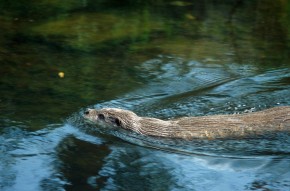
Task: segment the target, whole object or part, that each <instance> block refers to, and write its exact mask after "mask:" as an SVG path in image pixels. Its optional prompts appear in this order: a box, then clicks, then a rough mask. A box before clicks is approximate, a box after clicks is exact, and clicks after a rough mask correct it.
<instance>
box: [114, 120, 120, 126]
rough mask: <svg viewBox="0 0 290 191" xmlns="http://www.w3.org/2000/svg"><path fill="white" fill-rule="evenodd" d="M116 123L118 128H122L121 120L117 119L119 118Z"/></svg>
mask: <svg viewBox="0 0 290 191" xmlns="http://www.w3.org/2000/svg"><path fill="white" fill-rule="evenodd" d="M115 123H116V125H117V126H121V121H120V120H119V119H117V118H116V119H115Z"/></svg>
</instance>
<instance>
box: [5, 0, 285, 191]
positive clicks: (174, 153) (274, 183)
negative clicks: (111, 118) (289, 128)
mask: <svg viewBox="0 0 290 191" xmlns="http://www.w3.org/2000/svg"><path fill="white" fill-rule="evenodd" d="M0 9H1V14H0V24H1V30H0V95H1V96H0V190H5V191H10V190H11V191H12V190H13V191H17V190H19V191H20V190H21V191H23V190H27V191H28V190H29V191H30V190H110V191H111V190H229V191H230V190H288V189H289V187H290V181H289V180H290V170H289V169H290V136H289V135H288V134H277V135H275V136H274V135H273V136H269V137H264V138H259V139H247V140H216V141H214V140H199V141H197V140H196V141H191V142H188V141H180V140H173V139H169V140H168V139H155V138H148V137H142V136H138V135H134V134H129V135H128V134H125V135H124V134H122V133H119V134H115V135H109V134H106V133H100V132H99V131H97V130H95V129H92V127H90V126H89V125H88V124H86V123H84V121H83V119H82V116H81V114H82V112H83V111H84V110H85V109H86V108H88V107H94V108H103V107H119V108H123V109H129V110H132V111H134V112H136V113H137V114H138V115H141V116H150V117H158V118H161V119H170V118H175V117H180V116H201V115H213V114H234V113H244V112H251V111H259V110H262V109H266V108H271V107H274V106H281V105H290V99H289V98H290V58H289V55H290V54H289V53H290V46H289V45H290V44H289V42H290V15H289V13H290V4H289V3H288V2H287V1H278V2H272V1H263V2H261V1H247V0H244V1H240V0H237V1H202V2H198V1H162V0H161V1H160V0H158V1H156V0H155V1H150V0H149V1H143V2H141V1H129V0H127V1H122V2H119V1H113V0H109V1H91V0H83V1H79V2H73V1H48V0H40V1H37V2H34V1H28V2H27V1H22V0H20V1H17V2H7V1H1V0H0Z"/></svg>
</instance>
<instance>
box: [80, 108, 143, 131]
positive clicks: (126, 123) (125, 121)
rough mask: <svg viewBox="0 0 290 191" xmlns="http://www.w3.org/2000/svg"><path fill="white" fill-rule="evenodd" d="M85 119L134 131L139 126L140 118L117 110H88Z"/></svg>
mask: <svg viewBox="0 0 290 191" xmlns="http://www.w3.org/2000/svg"><path fill="white" fill-rule="evenodd" d="M84 118H85V119H88V120H89V121H91V122H93V123H96V124H100V125H105V126H109V127H120V128H123V129H128V130H133V131H134V130H136V129H137V128H138V126H139V125H138V123H139V117H138V116H137V115H136V114H135V113H133V112H131V111H128V110H123V109H117V108H104V109H100V110H96V109H88V110H87V111H85V112H84Z"/></svg>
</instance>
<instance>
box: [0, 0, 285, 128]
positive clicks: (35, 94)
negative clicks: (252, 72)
mask: <svg viewBox="0 0 290 191" xmlns="http://www.w3.org/2000/svg"><path fill="white" fill-rule="evenodd" d="M0 9H1V15H0V24H1V28H2V29H1V32H0V34H1V36H0V55H1V57H0V61H1V70H0V74H1V76H0V82H1V100H0V101H1V102H0V104H1V105H0V111H1V116H2V117H3V118H9V119H10V118H11V119H13V120H17V121H27V120H28V121H30V122H31V123H40V125H37V124H35V127H37V126H41V125H43V123H44V124H45V123H47V121H48V122H49V123H50V122H56V121H59V119H62V118H64V117H65V116H68V115H70V114H71V113H72V112H74V111H77V110H78V109H79V108H81V107H84V106H86V105H90V104H95V103H96V102H98V101H103V100H110V99H112V98H114V97H116V96H119V95H122V94H123V93H126V92H128V91H130V90H132V89H135V88H136V87H139V86H140V85H141V84H143V83H146V82H147V81H150V79H144V78H142V77H140V75H139V73H140V72H142V71H138V69H137V68H136V67H134V66H136V65H139V64H140V63H142V62H144V61H146V60H148V59H151V58H154V57H156V56H157V55H173V56H177V57H182V58H185V59H190V60H197V61H201V62H204V61H212V62H214V63H220V64H226V63H239V64H245V63H246V64H249V63H251V64H257V65H259V67H261V68H264V67H277V66H278V65H283V64H288V63H289V50H290V49H289V38H290V16H289V12H290V11H289V10H290V5H289V3H288V1H282V0H281V1H278V2H273V1H200V2H199V1H196V2H186V1H171V2H167V1H122V2H118V1H98V2H96V1H90V0H83V1H78V2H77V1H47V0H41V1H16V2H14V1H13V2H11V1H9V2H7V1H0ZM59 72H64V73H65V77H64V78H59V76H58V73H59ZM41 121H42V122H41ZM33 126H34V125H33Z"/></svg>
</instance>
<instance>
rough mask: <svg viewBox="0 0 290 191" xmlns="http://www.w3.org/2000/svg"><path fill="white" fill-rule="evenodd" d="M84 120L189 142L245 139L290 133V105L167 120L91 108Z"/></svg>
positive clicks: (124, 111) (120, 111) (119, 110)
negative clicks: (233, 113) (246, 111)
mask: <svg viewBox="0 0 290 191" xmlns="http://www.w3.org/2000/svg"><path fill="white" fill-rule="evenodd" d="M84 117H85V118H86V119H88V120H90V121H92V122H94V123H101V124H104V125H106V126H108V127H110V126H112V127H117V128H123V129H125V130H128V131H134V132H136V133H139V134H142V135H148V136H155V137H167V138H180V139H186V140H191V139H220V138H243V137H253V136H260V135H265V134H268V133H277V132H290V107H289V106H282V107H275V108H272V109H267V110H264V111H259V112H253V113H245V114H235V115H212V116H203V117H182V118H178V119H174V120H167V121H166V120H160V119H156V118H148V117H139V116H137V115H136V114H135V113H133V112H131V111H128V110H123V109H116V108H104V109H100V110H95V109H89V110H87V111H86V112H85V116H84Z"/></svg>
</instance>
